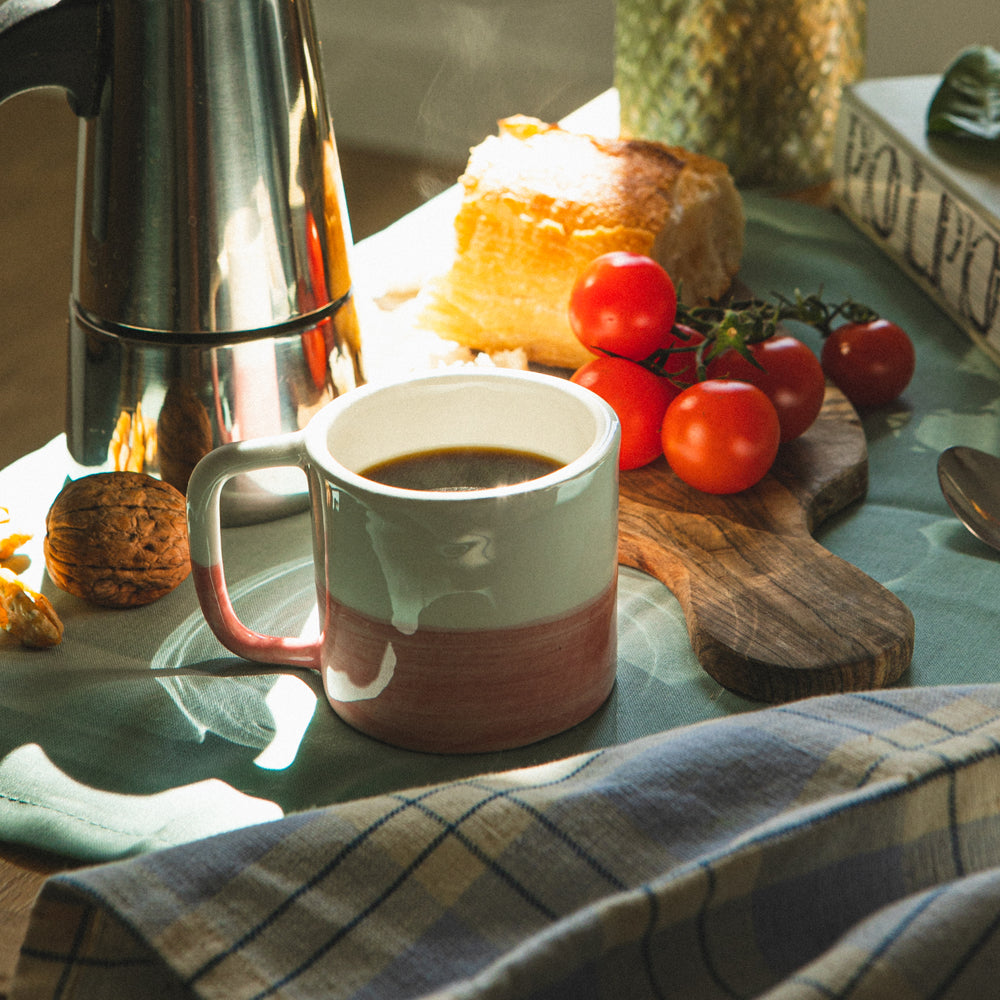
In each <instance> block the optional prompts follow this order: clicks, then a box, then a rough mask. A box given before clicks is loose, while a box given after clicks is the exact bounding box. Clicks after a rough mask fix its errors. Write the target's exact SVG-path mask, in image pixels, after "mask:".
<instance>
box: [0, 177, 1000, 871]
mask: <svg viewBox="0 0 1000 1000" xmlns="http://www.w3.org/2000/svg"><path fill="white" fill-rule="evenodd" d="M746 204H747V211H748V228H747V247H746V253H745V261H746V264H745V267H744V269H743V273H742V277H743V279H744V281H745V282H746V283H747V284H748V285H749V286H750V287H752V288H754V289H755V290H757V291H758V292H760V293H768V292H771V291H777V292H782V293H784V294H786V295H790V294H792V293H794V291H795V290H796V289H801V290H803V291H813V290H816V289H818V288H820V287H822V289H823V291H824V294H825V295H826V296H827V297H829V298H841V297H852V298H854V299H857V300H860V301H864V302H867V303H869V304H870V305H872V306H874V307H875V308H877V309H879V310H880V311H881V312H883V313H884V314H885V315H887V316H889V317H891V318H893V319H895V320H896V321H897V322H899V323H900V324H901V325H902V326H904V327H905V328H906V329H907V330H909V332H910V333H911V335H912V336H913V338H914V341H915V343H916V348H917V355H918V360H917V372H916V375H915V377H914V380H913V383H912V385H911V386H910V388H909V389H908V390H907V392H906V394H905V396H904V397H903V398H902V399H901V400H900V401H899V403H898V405H895V406H892V407H889V408H888V409H886V410H883V411H879V412H877V413H874V414H872V415H870V416H867V417H866V418H865V429H866V433H867V435H868V440H869V447H870V492H869V496H868V498H867V500H866V501H865V502H863V503H860V504H856V505H854V506H853V507H851V508H850V509H848V510H846V511H844V512H842V513H841V514H839V515H837V516H836V517H835V518H834V519H833V520H832V521H831V522H829V523H827V524H825V525H824V526H822V528H821V529H820V532H819V535H818V538H819V539H820V541H821V542H822V543H823V544H824V545H826V546H827V547H828V548H830V549H831V550H833V551H834V552H836V553H837V554H838V555H840V556H842V557H843V558H845V559H847V560H848V561H850V562H853V563H855V564H856V565H857V566H858V567H860V568H861V569H862V570H863V571H864V572H866V573H867V574H869V575H870V576H872V577H874V578H875V579H876V580H878V581H879V582H881V583H883V584H884V585H886V586H887V587H889V588H890V589H891V590H892V591H894V592H895V593H896V594H897V595H898V596H899V597H900V598H901V599H902V600H903V601H904V602H905V603H906V604H907V605H908V606H909V607H910V608H911V610H912V611H913V614H914V617H915V621H916V647H915V653H914V658H913V664H912V668H911V670H910V671H909V672H908V673H907V674H906V675H905V676H904V678H903V680H902V682H901V683H902V685H903V686H927V685H950V684H968V683H983V682H991V681H993V680H994V679H995V677H996V676H997V673H998V666H1000V656H998V654H997V652H996V650H997V649H998V648H1000V614H998V611H1000V596H998V589H997V587H996V586H995V580H996V578H997V576H996V575H997V570H998V567H997V558H998V557H997V556H996V555H995V554H994V553H993V552H992V551H991V550H989V549H987V548H986V547H985V546H984V545H982V544H981V543H980V542H978V541H977V540H976V539H974V538H973V537H972V536H971V535H969V534H968V533H967V532H966V531H965V529H964V528H963V527H962V526H961V525H959V524H958V522H957V521H955V520H954V518H953V517H952V516H951V514H950V512H949V510H948V508H947V506H946V504H945V502H944V500H943V499H942V497H941V495H940V493H939V491H938V487H937V480H936V473H935V463H936V459H937V455H938V453H939V452H940V450H941V449H943V448H945V447H947V446H948V445H951V444H958V443H964V444H973V445H977V446H979V447H982V448H986V449H988V450H994V451H1000V440H998V438H1000V418H998V412H997V411H998V406H1000V371H998V370H997V369H996V368H995V367H994V366H993V364H992V363H991V362H990V361H989V360H988V359H987V358H986V357H984V356H983V355H982V354H981V353H979V351H978V350H977V349H976V348H975V347H974V346H973V345H972V344H971V343H970V342H969V340H968V339H967V338H966V337H965V335H964V334H963V333H962V332H961V331H959V330H958V329H957V328H956V326H955V325H954V324H953V323H952V322H951V321H950V320H949V319H948V318H947V317H946V316H945V315H944V314H943V313H941V312H940V311H939V310H938V309H937V308H936V307H935V306H934V305H932V304H931V302H930V301H929V300H928V299H926V298H925V297H924V295H923V294H922V293H921V292H920V291H918V290H917V289H916V288H915V286H914V285H912V284H911V283H910V282H909V281H908V279H906V278H905V277H903V276H902V275H901V273H900V272H899V271H898V270H897V269H896V268H895V267H894V266H893V265H892V264H891V263H890V262H889V261H888V260H887V259H885V258H884V257H883V256H882V255H881V254H880V252H879V251H877V250H876V249H875V248H873V247H872V246H871V245H870V244H869V243H868V242H867V241H866V240H865V239H864V238H863V237H861V236H860V235H858V234H857V233H856V232H855V231H854V230H853V229H852V228H851V226H850V225H849V224H848V223H847V222H845V221H844V220H842V219H840V218H838V217H836V216H834V215H831V214H829V213H826V212H824V211H821V210H819V209H816V208H812V207H808V206H804V205H800V204H795V203H790V202H779V201H772V200H768V199H765V198H758V197H748V198H747V200H746ZM406 232H407V230H400V231H399V233H397V234H396V236H395V238H397V239H401V238H405V236H406ZM380 238H381V239H385V238H386V237H385V236H383V237H380ZM380 238H376V239H380ZM388 238H393V237H392V235H391V234H390V236H389V237H388ZM366 249H367V251H368V266H371V261H372V259H373V255H375V257H376V259H377V254H376V251H377V249H378V243H377V242H375V243H373V244H372V245H371V247H369V248H366V247H365V246H364V245H363V246H362V247H361V248H360V251H361V256H360V261H361V264H360V270H361V271H362V281H363V270H364V266H365V256H364V254H365V252H366ZM68 469H69V466H68V458H67V456H66V453H65V447H64V444H63V442H62V440H61V439H59V440H56V441H53V442H52V443H51V444H50V445H49V446H48V447H47V448H45V449H43V450H42V451H40V452H37V453H34V454H32V455H29V456H26V457H25V458H24V459H22V460H21V461H19V462H17V463H15V464H14V465H13V466H11V467H9V468H7V469H6V470H4V471H3V472H2V473H0V504H4V505H7V506H10V507H11V508H12V510H13V511H14V512H15V515H16V516H19V517H20V518H21V519H22V521H24V520H27V521H29V522H32V524H31V527H32V528H33V529H34V530H36V531H37V532H38V537H36V539H35V540H34V542H33V543H32V546H29V549H28V551H29V552H30V553H31V554H32V555H33V558H34V564H33V566H32V567H31V569H30V570H29V572H28V574H27V578H28V580H29V582H34V583H36V584H37V585H40V586H41V588H42V589H43V591H44V592H45V593H47V594H48V595H49V596H50V597H51V599H52V601H53V603H54V604H55V606H56V608H57V610H58V611H59V613H60V615H61V616H62V617H63V619H64V621H65V623H66V638H65V641H64V643H63V645H62V646H60V647H57V648H54V649H51V650H48V651H44V652H32V651H27V650H22V649H21V648H19V647H18V646H16V645H15V644H13V643H11V642H4V643H3V644H2V645H0V664H2V666H0V839H4V840H8V841H17V842H23V843H28V844H33V845H36V846H39V847H44V848H50V849H53V850H56V851H60V852H64V853H66V854H69V855H71V856H77V857H80V858H83V859H89V860H105V859H114V858H120V857H124V856H129V855H133V854H137V853H142V852H146V851H149V850H151V849H154V848H159V847H164V846H169V845H172V844H180V843H184V842H186V841H190V840H193V839H195V838H198V837H202V836H205V835H207V834H211V833H215V832H219V831H224V830H228V829H232V828H237V827H241V826H244V825H246V824H250V823H254V822H257V821H260V820H267V819H273V818H276V817H279V816H281V815H284V814H288V813H291V812H295V811H298V810H302V809H306V808H310V807H313V806H323V805H327V804H329V803H334V802H339V801H344V800H349V799H356V798H359V797H362V796H369V795H374V794H378V793H382V792H386V791H391V790H395V789H401V788H406V787H410V786H416V785H423V784H426V783H429V782H437V781H444V780H451V779H455V778H459V777H463V776H467V775H473V774H478V773H480V772H484V771H493V770H500V769H509V768H518V767H523V766H526V765H531V764H537V763H541V762H544V761H548V760H552V759H557V758H562V757H565V756H567V755H571V754H576V753H580V752H585V751H590V750H593V749H595V748H601V747H606V746H610V745H614V744H620V743H623V742H625V741H629V740H633V739H635V738H638V737H642V736H645V735H646V734H651V733H656V732H659V731H662V730H667V729H673V728H676V727H679V726H683V725H686V724H688V723H692V722H697V721H700V720H704V719H711V718H716V717H720V716H727V715H731V714H733V713H738V712H744V711H746V710H748V709H754V708H758V707H760V706H758V705H755V704H753V703H750V702H748V701H746V700H744V699H742V698H739V697H737V696H735V695H732V694H730V693H728V692H726V691H724V690H723V689H721V688H720V687H719V686H718V685H717V684H716V683H715V682H714V681H712V680H711V679H710V678H709V677H708V676H707V675H706V674H705V673H704V672H703V671H702V670H701V668H700V667H699V666H698V664H697V662H696V660H695V658H694V656H693V654H692V652H691V649H690V646H689V643H688V640H687V635H686V631H685V626H684V622H683V618H682V616H681V614H680V610H679V607H678V605H677V602H676V601H675V599H674V598H673V596H672V595H671V594H670V593H669V592H668V591H667V590H666V589H665V588H664V587H662V586H661V585H660V584H659V583H657V582H656V581H653V580H650V579H649V578H647V577H644V576H643V575H642V574H639V573H636V572H633V571H630V570H627V571H624V572H623V575H622V581H621V590H620V600H619V622H620V634H621V637H620V660H619V678H618V684H617V687H616V689H615V691H614V693H613V695H612V697H611V699H610V701H609V702H608V703H607V704H606V705H605V706H604V707H603V708H602V709H601V710H600V711H598V712H597V714H596V715H595V716H593V717H592V718H591V719H590V720H589V721H587V722H586V723H584V724H582V725H581V726H578V727H577V728H576V729H574V730H572V731H570V732H568V733H566V734H563V735H562V736H559V737H556V738H554V739H551V740H547V741H545V742H543V743H539V744H536V745H535V746H532V747H527V748H524V749H522V750H516V751H509V752H505V753H499V754H489V755H483V756H478V757H477V756H474V757H437V756H430V755H424V754H418V753H411V752H405V751H400V750H395V749H393V748H391V747H388V746H385V745H382V744H379V743H377V742H375V741H373V740H370V739H368V738H367V737H364V736H362V735H360V734H358V733H356V732H354V731H352V730H351V729H350V728H348V727H347V726H346V725H345V724H343V723H342V722H340V721H339V720H338V719H337V718H336V717H335V716H334V715H333V713H332V712H331V711H330V710H329V709H328V707H327V706H326V703H325V701H324V700H323V697H322V693H321V691H320V689H319V687H318V684H317V679H316V678H315V677H313V676H309V675H306V674H297V673H295V672H291V671H279V670H269V669H260V668H257V667H253V666H250V665H248V664H246V663H244V662H242V661H240V660H238V659H236V658H234V657H232V656H231V655H229V654H228V653H227V652H226V651H225V650H224V649H223V648H222V647H221V646H220V645H219V644H218V642H217V641H216V640H215V639H214V637H213V636H212V635H211V634H210V633H209V631H208V629H207V627H206V626H205V624H204V622H203V620H202V617H201V615H200V613H199V611H198V607H197V602H196V600H195V595H194V590H193V586H192V585H191V582H190V581H187V582H185V583H184V584H183V585H182V586H181V587H180V588H178V589H177V590H176V591H175V592H174V593H172V594H170V595H168V596H167V597H166V598H164V599H162V600H161V601H159V602H157V603H156V604H154V605H151V606H149V607H147V608H141V609H136V610H132V611H126V612H111V611H102V610H97V609H94V608H90V607H87V606H85V605H84V604H82V603H80V602H78V601H76V600H75V599H73V598H70V597H68V596H67V595H65V594H61V593H59V592H56V591H54V590H53V589H52V588H51V586H50V585H49V584H48V582H47V581H45V580H44V575H43V566H42V559H41V554H40V538H41V533H42V528H41V521H42V518H43V517H44V512H45V510H46V509H47V507H48V503H49V501H50V500H51V498H52V496H54V494H55V492H56V491H57V490H58V488H59V487H60V485H61V483H62V481H63V478H64V476H65V475H66V473H67V471H68ZM225 546H226V557H227V572H228V573H229V575H230V577H231V580H232V585H231V586H232V591H233V593H234V597H235V598H236V604H237V607H238V609H239V610H240V611H241V614H242V616H243V617H244V619H245V620H246V621H247V622H249V623H250V624H252V625H253V626H255V627H257V628H258V629H260V630H262V631H275V632H282V633H287V632H288V631H289V629H291V630H292V631H295V630H296V629H301V630H307V629H310V628H313V627H314V616H315V609H314V604H315V597H314V593H313V591H312V571H311V565H310V554H309V533H308V527H307V521H306V519H305V516H297V517H292V518H288V519H285V520H282V521H277V522H272V523H269V524H264V525H259V526H252V527H244V528H237V529H230V530H229V531H228V532H227V535H226V539H225Z"/></svg>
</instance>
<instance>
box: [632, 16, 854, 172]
mask: <svg viewBox="0 0 1000 1000" xmlns="http://www.w3.org/2000/svg"><path fill="white" fill-rule="evenodd" d="M865 18H866V5H865V0H617V7H616V27H615V85H616V87H617V89H618V94H619V100H620V102H621V129H622V134H623V135H626V136H631V137H638V138H647V139H656V140H659V141H660V142H665V143H668V144H671V145H679V146H684V147H685V148H687V149H690V150H692V151H694V152H699V153H705V154H706V155H708V156H713V157H715V158H716V159H719V160H722V161H723V162H724V163H726V164H727V165H728V166H729V169H730V171H731V173H732V174H733V177H734V179H735V180H736V182H737V184H739V185H740V186H741V187H748V188H749V187H756V188H771V189H791V188H795V187H803V186H807V185H811V184H816V183H821V182H823V181H825V180H827V179H828V178H829V175H830V173H831V167H832V145H833V130H834V125H835V123H836V119H837V113H838V110H839V108H840V95H841V91H842V89H843V87H844V85H845V84H847V83H850V82H852V81H854V80H857V79H859V78H860V77H861V75H862V72H863V70H864V51H865Z"/></svg>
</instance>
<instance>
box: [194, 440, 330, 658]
mask: <svg viewBox="0 0 1000 1000" xmlns="http://www.w3.org/2000/svg"><path fill="white" fill-rule="evenodd" d="M305 464H306V462H305V447H304V438H303V435H302V433H301V432H299V433H297V434H283V435H281V436H278V437H265V438H256V439H252V440H248V441H236V442H233V443H231V444H224V445H222V446H221V447H219V448H216V449H215V450H214V451H210V452H209V453H208V454H207V455H205V456H204V458H202V459H201V461H199V462H198V464H197V465H196V466H195V468H194V471H193V472H192V473H191V479H190V481H189V482H188V487H187V520H188V545H189V548H190V552H191V575H192V577H193V578H194V586H195V591H196V592H197V594H198V603H199V604H200V605H201V609H202V612H203V613H204V615H205V620H206V621H207V622H208V625H209V627H210V628H211V630H212V631H213V632H214V633H215V635H216V637H217V638H218V639H219V641H220V642H221V643H222V644H223V645H224V646H225V647H226V648H227V649H229V650H230V651H231V652H233V653H236V654H237V655H238V656H242V657H244V658H245V659H247V660H256V661H258V662H261V663H278V664H284V665H286V666H293V667H309V668H311V669H313V670H319V669H320V646H321V642H320V640H319V639H296V638H290V637H286V636H274V635H262V634H261V633H260V632H254V631H253V630H252V629H249V628H247V626H246V625H244V624H243V622H242V621H240V619H239V617H238V616H237V614H236V612H235V610H234V609H233V604H232V601H231V600H230V598H229V590H228V588H227V586H226V576H225V571H224V568H223V563H222V518H221V513H220V500H221V496H222V488H223V486H225V484H226V482H227V481H228V480H230V479H232V478H233V477H234V476H238V475H240V474H241V473H244V472H254V471H257V470H260V469H272V468H279V467H288V466H298V467H299V468H302V469H304V468H305Z"/></svg>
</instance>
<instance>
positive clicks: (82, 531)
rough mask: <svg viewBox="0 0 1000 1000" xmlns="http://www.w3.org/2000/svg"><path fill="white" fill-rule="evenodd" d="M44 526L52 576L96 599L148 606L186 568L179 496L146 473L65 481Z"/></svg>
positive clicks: (125, 605)
mask: <svg viewBox="0 0 1000 1000" xmlns="http://www.w3.org/2000/svg"><path fill="white" fill-rule="evenodd" d="M45 527H46V536H45V565H46V568H47V569H48V571H49V576H50V577H51V578H52V580H53V582H54V583H55V584H56V586H57V587H59V588H60V589H62V590H65V591H67V592H68V593H70V594H73V595H74V596H75V597H81V598H83V599H84V600H87V601H90V602H91V603H93V604H99V605H102V606H104V607H114V608H128V607H137V606H139V605H142V604H149V603H150V602H152V601H155V600H157V598H160V597H162V596H163V595H164V594H167V593H169V592H170V591H171V590H173V589H174V588H175V587H176V586H177V585H178V584H179V583H180V582H181V581H182V580H184V579H185V578H186V577H187V576H188V574H189V573H190V572H191V561H190V555H189V552H188V542H187V521H186V516H185V501H184V497H183V496H182V495H181V493H180V492H179V491H178V490H176V489H175V488H174V487H173V486H171V485H169V484H168V483H164V482H162V481H161V480H159V479H153V478H152V477H151V476H147V475H145V474H144V473H140V472H102V473H97V474H95V475H92V476H85V477H83V478H82V479H77V480H74V481H72V482H70V483H67V485H66V486H65V487H63V490H62V492H61V493H60V494H59V496H57V497H56V499H55V501H54V502H53V504H52V507H51V508H50V510H49V513H48V517H47V518H46V520H45Z"/></svg>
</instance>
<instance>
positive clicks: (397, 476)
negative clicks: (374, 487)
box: [361, 447, 563, 492]
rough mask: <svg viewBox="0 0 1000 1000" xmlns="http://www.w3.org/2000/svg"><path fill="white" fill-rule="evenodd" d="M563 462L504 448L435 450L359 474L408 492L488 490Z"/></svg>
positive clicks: (535, 476)
mask: <svg viewBox="0 0 1000 1000" xmlns="http://www.w3.org/2000/svg"><path fill="white" fill-rule="evenodd" d="M562 465H563V463H562V462H557V461H555V459H552V458H547V457H546V456H544V455H536V454H534V453H532V452H529V451H517V450H514V449H508V448H480V447H470V448H437V449H433V450H430V451H420V452H415V453H413V454H410V455H401V456H400V457H399V458H393V459H390V460H389V461H388V462H380V463H379V464H378V465H373V466H372V467H371V468H370V469H365V471H364V472H362V473H361V475H363V476H364V477H365V478H366V479H373V480H375V482H377V483H383V484H384V485H386V486H398V487H402V488H403V489H408V490H446V491H448V492H454V491H460V490H488V489H493V488H494V487H495V486H509V485H511V484H513V483H525V482H527V481H528V480H529V479H538V478H539V477H540V476H545V475H548V473H550V472H554V471H555V470H556V469H559V468H562Z"/></svg>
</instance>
